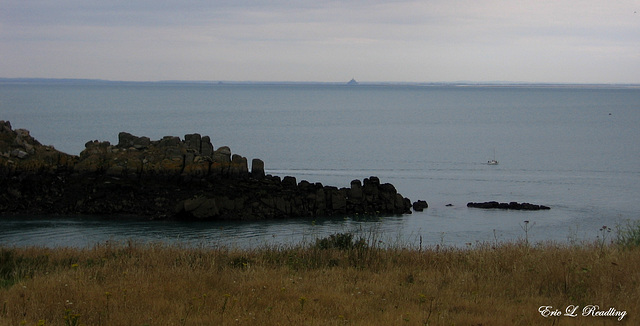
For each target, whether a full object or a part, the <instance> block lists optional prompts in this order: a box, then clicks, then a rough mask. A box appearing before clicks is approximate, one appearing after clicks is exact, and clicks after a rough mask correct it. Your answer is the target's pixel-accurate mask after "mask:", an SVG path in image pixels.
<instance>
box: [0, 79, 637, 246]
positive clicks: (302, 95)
mask: <svg viewBox="0 0 640 326" xmlns="http://www.w3.org/2000/svg"><path fill="white" fill-rule="evenodd" d="M638 103H640V90H639V89H621V88H603V87H575V88H567V87H560V88H553V87H453V86H446V87H444V86H439V87H435V86H431V87H417V86H366V85H362V86H357V87H346V86H337V85H336V86H327V85H154V84H152V85H128V86H126V85H0V112H1V113H0V114H1V115H0V119H2V120H9V121H11V124H12V126H13V128H14V129H18V128H24V129H28V130H30V132H31V135H32V136H34V137H35V138H36V139H38V140H39V141H40V142H41V143H43V144H47V145H53V146H55V147H56V148H57V149H59V150H62V151H65V152H67V153H71V154H78V153H79V152H80V151H81V150H82V149H83V148H84V143H85V142H87V141H89V140H93V139H98V140H108V141H111V142H112V143H117V134H118V132H120V131H127V132H130V133H132V134H134V135H137V136H149V137H150V138H152V139H160V138H162V137H163V136H165V135H174V136H180V137H182V136H184V135H185V134H188V133H200V134H202V135H209V136H211V139H212V143H213V144H214V146H215V147H220V146H225V145H226V146H229V147H230V148H231V150H232V152H233V153H237V154H240V155H243V156H246V157H247V158H248V159H249V161H250V160H251V158H254V157H255V158H260V159H262V160H263V161H264V162H265V169H266V170H267V173H270V174H274V175H279V176H285V175H292V176H295V177H296V178H297V179H298V181H300V180H303V179H304V180H308V181H310V182H322V183H323V184H326V185H335V186H338V187H348V186H349V183H350V181H351V180H353V179H360V180H362V179H363V178H366V177H369V176H372V175H375V176H378V177H379V178H380V180H381V182H383V183H387V182H388V183H392V184H393V185H395V187H396V188H397V190H398V192H400V193H401V194H403V195H404V196H406V197H409V198H410V199H411V200H412V201H415V200H418V199H424V200H426V201H427V202H428V203H429V208H428V209H427V210H425V211H424V212H414V213H413V214H411V215H404V216H391V217H379V218H373V219H361V218H358V217H346V218H338V219H316V220H311V219H290V220H277V221H256V222H209V223H181V222H175V221H153V222H150V221H142V220H139V219H131V218H125V219H119V218H118V222H114V221H113V219H114V218H113V217H108V218H103V217H95V216H92V217H71V216H55V217H46V218H43V217H28V218H27V219H24V218H23V217H19V216H3V217H1V218H0V223H1V225H2V228H0V244H1V245H16V246H27V245H43V246H67V245H68V246H74V247H82V246H88V245H91V244H93V243H96V242H104V241H107V240H111V241H127V240H129V239H132V240H134V241H143V242H146V241H160V242H164V241H167V242H179V243H191V244H195V245H210V246H221V245H224V246H237V247H255V246H261V245H265V244H269V245H283V244H287V245H288V244H295V243H300V242H312V241H313V239H315V238H316V237H323V236H326V235H328V234H332V233H336V232H355V233H358V234H360V235H362V236H365V237H367V236H369V237H373V236H375V237H376V241H382V242H383V243H386V244H394V243H401V244H403V245H411V246H419V245H420V239H422V245H424V246H427V245H438V244H446V245H458V246H465V245H467V244H468V243H471V244H473V243H475V242H477V241H485V242H493V241H514V240H516V241H517V240H519V239H524V238H525V236H526V237H527V238H528V239H529V241H559V242H573V241H582V240H594V239H596V237H597V236H599V235H601V233H600V232H599V230H600V229H601V228H602V227H603V226H604V225H606V226H608V227H611V228H614V227H615V226H616V225H620V224H625V223H626V221H627V220H635V219H638V218H640V214H639V212H640V200H638V195H639V194H640V154H639V153H640V128H637V126H638V125H640V105H639V104H638ZM494 151H495V155H496V157H495V158H496V159H497V160H498V161H499V162H500V164H499V165H495V166H492V165H487V164H486V162H487V160H489V159H492V158H493V155H494ZM490 200H496V201H500V202H510V201H517V202H530V203H533V204H543V205H547V206H550V207H551V210H549V211H535V212H524V211H502V210H482V209H474V208H467V207H466V203H467V202H470V201H475V202H479V201H490ZM447 204H451V205H452V206H447ZM524 221H530V223H528V224H527V225H528V226H527V228H529V230H528V232H527V233H526V235H525V232H524V226H525V223H524Z"/></svg>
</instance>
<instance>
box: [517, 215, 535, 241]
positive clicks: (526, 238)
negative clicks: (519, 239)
mask: <svg viewBox="0 0 640 326" xmlns="http://www.w3.org/2000/svg"><path fill="white" fill-rule="evenodd" d="M534 225H536V222H533V223H531V224H529V221H524V224H520V228H522V230H523V231H524V243H525V245H527V246H529V230H531V228H533V226H534Z"/></svg>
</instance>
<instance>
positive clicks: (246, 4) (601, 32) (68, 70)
mask: <svg viewBox="0 0 640 326" xmlns="http://www.w3.org/2000/svg"><path fill="white" fill-rule="evenodd" d="M0 77H5V78H17V77H28V78H30V77H34V78H89V79H107V80H125V81H158V80H207V81H298V82H309V81H316V82H342V81H344V82H346V81H348V80H350V79H351V78H355V79H356V80H358V81H368V82H457V81H472V82H496V81H501V82H550V83H640V0H633V1H630V0H574V1H567V0H526V1H525V0H486V1H484V0H422V1H409V0H407V1H404V0H396V1H381V0H368V1H365V0H344V1H335V0H298V1H293V0H270V1H269V0H256V1H248V0H56V1H51V0H0Z"/></svg>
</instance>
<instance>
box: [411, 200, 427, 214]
mask: <svg viewBox="0 0 640 326" xmlns="http://www.w3.org/2000/svg"><path fill="white" fill-rule="evenodd" d="M428 207H429V204H427V202H426V201H424V200H418V201H416V202H414V203H413V210H414V211H416V212H422V211H423V210H424V209H426V208H428Z"/></svg>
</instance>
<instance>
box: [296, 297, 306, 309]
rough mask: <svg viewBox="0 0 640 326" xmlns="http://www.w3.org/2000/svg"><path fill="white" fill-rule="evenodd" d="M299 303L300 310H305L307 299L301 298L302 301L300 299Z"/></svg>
mask: <svg viewBox="0 0 640 326" xmlns="http://www.w3.org/2000/svg"><path fill="white" fill-rule="evenodd" d="M298 302H300V310H303V309H304V304H305V303H306V302H307V298H305V297H300V299H298Z"/></svg>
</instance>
